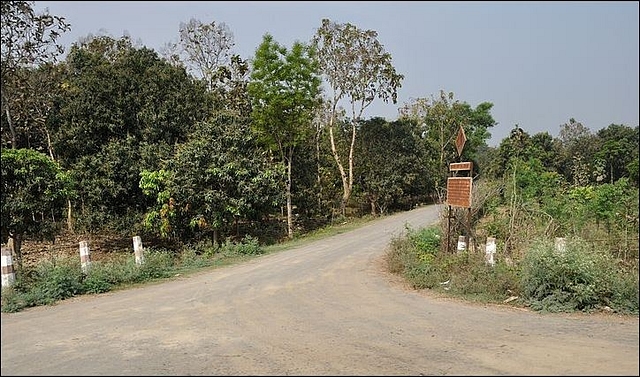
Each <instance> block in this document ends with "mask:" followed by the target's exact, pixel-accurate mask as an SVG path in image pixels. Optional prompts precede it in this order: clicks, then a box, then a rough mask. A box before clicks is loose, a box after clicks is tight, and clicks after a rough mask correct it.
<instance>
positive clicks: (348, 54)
mask: <svg viewBox="0 0 640 377" xmlns="http://www.w3.org/2000/svg"><path fill="white" fill-rule="evenodd" d="M377 38H378V33H377V32H376V31H374V30H362V29H359V28H358V27H356V26H355V25H352V24H350V23H345V24H339V23H336V22H332V21H331V20H329V19H323V20H322V25H321V26H320V28H318V29H317V31H316V33H315V35H314V36H313V38H312V41H311V42H312V45H313V46H314V47H315V49H316V50H317V51H318V55H317V58H318V61H319V63H320V70H321V72H322V73H323V76H324V78H325V79H326V82H327V83H328V85H329V88H330V90H331V92H332V93H331V94H330V96H329V98H328V99H327V101H328V102H329V104H330V107H331V117H330V118H329V124H328V128H329V138H330V141H331V152H332V153H333V157H334V159H335V161H336V165H337V167H338V171H339V172H340V177H341V180H342V187H343V194H342V204H341V209H342V214H343V215H344V214H345V210H346V206H347V203H348V201H349V198H350V197H351V192H352V190H353V178H354V170H353V169H354V164H355V162H354V160H355V155H354V152H355V143H356V135H357V130H358V125H359V122H360V121H361V118H362V114H363V112H364V110H365V109H366V108H367V107H368V106H369V105H371V103H373V101H374V100H375V99H381V100H382V101H384V102H388V101H389V100H391V101H392V102H393V103H394V104H395V103H396V101H397V95H398V92H397V91H398V89H399V88H400V87H401V86H402V84H401V82H402V80H403V79H404V76H403V75H401V74H398V73H396V69H395V68H394V66H393V64H392V59H391V54H389V53H388V52H386V51H385V49H384V46H383V45H382V44H381V43H380V41H378V39H377ZM343 99H345V100H348V102H349V105H350V108H351V123H350V124H351V140H350V143H349V147H348V152H347V153H348V156H347V163H346V167H345V163H344V162H343V161H344V160H343V159H344V155H341V153H340V152H339V150H338V148H337V147H336V143H335V137H336V135H335V128H336V127H337V126H338V122H337V114H338V103H339V102H340V101H341V100H343Z"/></svg>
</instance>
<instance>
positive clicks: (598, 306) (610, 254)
mask: <svg viewBox="0 0 640 377" xmlns="http://www.w3.org/2000/svg"><path fill="white" fill-rule="evenodd" d="M479 186H483V185H482V184H480V185H479ZM585 190H586V191H589V192H591V193H592V194H593V196H592V198H591V199H589V200H583V198H580V197H578V196H576V195H571V194H569V195H562V196H555V197H554V198H546V199H548V200H552V199H553V200H554V201H555V204H554V205H555V206H557V207H556V210H557V211H558V212H557V213H562V214H563V215H562V216H560V217H558V218H550V217H547V216H546V211H548V210H549V209H545V211H542V213H541V212H533V213H532V212H528V213H527V214H526V215H525V214H524V213H523V214H521V215H520V216H524V218H522V219H520V220H519V226H518V228H517V229H516V230H514V231H511V232H510V231H509V228H508V223H509V220H510V219H512V216H511V215H510V212H511V211H513V210H515V208H514V207H509V206H504V205H502V206H501V205H496V206H494V207H493V208H492V209H488V210H487V213H486V214H485V215H484V216H482V218H480V219H478V222H477V223H476V224H475V228H474V234H475V235H476V239H475V240H472V241H471V242H470V247H469V248H466V249H464V250H457V247H456V246H455V245H449V250H447V245H446V231H447V229H448V225H447V222H446V219H445V218H444V216H446V214H445V215H444V216H443V219H442V221H441V223H440V224H438V225H434V226H432V227H427V228H423V229H408V230H407V235H406V236H403V237H397V238H395V239H394V240H393V241H392V242H391V245H390V247H389V250H388V251H387V254H386V261H387V263H388V268H389V270H390V271H391V272H393V273H395V274H399V275H401V276H403V277H404V278H405V279H406V280H407V281H408V282H409V283H410V284H411V286H412V287H414V288H415V289H428V290H430V291H433V292H437V293H440V294H444V295H448V296H453V297H458V298H461V299H465V300H470V301H477V302H483V303H501V304H508V305H516V306H520V307H528V308H530V309H532V310H536V311H542V312H587V313H591V312H611V313H619V314H625V315H638V292H639V290H638V238H637V236H638V228H637V220H636V223H635V225H633V222H630V221H629V219H633V218H634V216H635V219H637V216H638V212H637V208H638V205H637V204H638V191H637V189H633V188H631V187H630V186H629V185H628V181H626V180H624V179H623V180H620V181H618V182H616V183H614V184H602V185H599V186H597V187H589V188H584V189H582V190H578V191H585ZM572 191H575V190H572ZM612 192H616V193H617V194H616V195H614V196H609V195H611V193H612ZM602 195H604V196H609V198H608V200H606V201H598V200H597V199H595V198H596V197H598V196H602ZM523 204H524V203H523ZM531 205H532V203H528V204H527V205H525V207H526V206H531ZM594 206H595V207H598V206H605V207H607V208H606V209H605V208H599V209H598V208H594ZM587 207H591V208H589V209H588V210H587ZM604 213H608V214H609V215H607V216H605V217H606V218H602V217H600V216H602V214H604ZM542 216H544V217H545V218H542ZM501 224H502V225H501ZM501 227H504V229H502V228H501ZM554 227H555V228H557V229H563V232H562V233H560V232H550V231H549V229H550V228H554ZM480 234H503V235H505V238H503V239H502V242H499V244H500V247H498V248H497V249H498V250H497V252H496V254H495V255H494V258H493V263H489V258H488V256H487V254H486V250H485V247H484V245H482V242H478V241H482V240H484V239H485V238H486V237H483V236H479V235H480ZM555 235H562V236H563V238H565V243H564V244H563V246H558V245H557V244H556V242H555V237H554V236H555ZM509 236H510V238H509ZM525 237H526V238H525ZM505 239H506V240H507V241H509V240H510V241H511V245H517V246H511V248H508V244H507V242H505ZM456 241H457V237H456Z"/></svg>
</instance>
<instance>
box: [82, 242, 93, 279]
mask: <svg viewBox="0 0 640 377" xmlns="http://www.w3.org/2000/svg"><path fill="white" fill-rule="evenodd" d="M80 263H81V264H82V272H84V273H85V274H86V273H88V272H89V268H91V256H90V254H89V243H88V242H87V241H80Z"/></svg>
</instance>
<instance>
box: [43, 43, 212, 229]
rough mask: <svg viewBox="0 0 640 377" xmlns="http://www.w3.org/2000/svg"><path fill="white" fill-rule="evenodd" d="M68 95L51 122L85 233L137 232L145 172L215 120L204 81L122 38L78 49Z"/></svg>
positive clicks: (146, 201) (67, 70)
mask: <svg viewBox="0 0 640 377" xmlns="http://www.w3.org/2000/svg"><path fill="white" fill-rule="evenodd" d="M63 67H64V81H63V83H62V85H63V87H64V90H63V92H62V95H61V96H60V97H59V98H58V101H57V103H56V107H55V111H54V112H52V115H51V117H50V120H49V124H50V125H51V128H52V130H53V133H52V140H53V145H54V150H55V152H56V154H57V159H58V160H59V161H60V163H61V164H62V166H63V167H65V169H67V170H69V171H70V173H71V174H72V175H73V177H74V178H75V180H76V182H77V184H78V198H77V201H76V202H75V207H76V209H77V211H76V213H77V216H76V218H77V221H78V222H79V225H80V226H81V227H83V228H85V229H86V230H90V231H98V230H101V229H103V228H106V227H108V226H115V227H117V228H119V229H120V230H122V231H126V232H130V231H131V230H132V229H134V228H132V225H133V224H137V223H138V221H139V220H140V217H141V216H142V215H143V214H144V213H145V212H146V209H147V207H148V206H152V205H154V201H153V200H151V199H150V198H148V197H146V196H145V195H144V194H143V193H142V191H141V189H140V187H139V185H138V183H139V179H140V172H142V171H143V170H149V171H155V170H159V169H161V168H163V166H164V163H165V162H166V161H167V160H169V159H170V158H172V157H173V155H174V151H175V148H176V145H179V144H181V143H183V142H184V141H185V140H187V138H188V136H189V132H190V129H191V128H192V127H193V125H194V124H195V123H196V122H197V121H201V120H203V119H206V118H207V117H208V116H209V115H210V113H211V104H210V101H209V100H208V98H207V96H206V91H205V87H204V85H203V83H202V82H200V81H198V80H195V79H194V78H192V77H190V76H189V75H188V74H187V73H186V71H185V70H184V68H181V67H175V66H172V65H170V64H169V63H168V62H166V61H165V60H163V59H161V58H159V57H158V55H157V53H156V52H155V51H153V50H150V49H148V48H145V47H142V48H134V47H133V46H132V44H131V42H130V40H129V39H128V38H126V37H123V38H121V39H119V40H115V39H112V38H109V37H97V38H93V39H88V40H86V41H84V42H82V43H79V44H76V45H74V46H72V48H71V50H70V52H69V55H68V56H67V59H66V61H65V64H64V66H63Z"/></svg>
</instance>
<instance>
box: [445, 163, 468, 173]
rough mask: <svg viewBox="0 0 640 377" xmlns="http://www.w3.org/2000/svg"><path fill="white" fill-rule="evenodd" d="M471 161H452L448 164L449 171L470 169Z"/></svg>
mask: <svg viewBox="0 0 640 377" xmlns="http://www.w3.org/2000/svg"><path fill="white" fill-rule="evenodd" d="M472 168H473V162H453V163H451V164H449V171H460V170H471V169H472Z"/></svg>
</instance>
